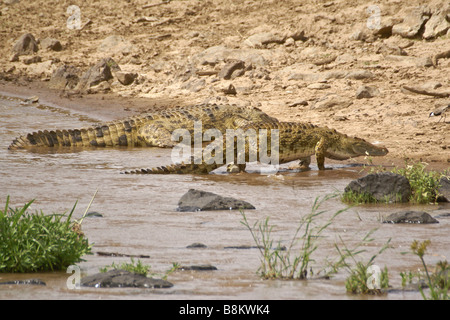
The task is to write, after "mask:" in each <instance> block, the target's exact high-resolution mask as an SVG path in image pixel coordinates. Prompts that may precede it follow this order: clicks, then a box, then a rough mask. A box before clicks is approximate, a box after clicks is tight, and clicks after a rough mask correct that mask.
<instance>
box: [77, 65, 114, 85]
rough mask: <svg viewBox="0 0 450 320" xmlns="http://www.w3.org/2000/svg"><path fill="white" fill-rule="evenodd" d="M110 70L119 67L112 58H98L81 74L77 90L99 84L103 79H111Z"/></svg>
mask: <svg viewBox="0 0 450 320" xmlns="http://www.w3.org/2000/svg"><path fill="white" fill-rule="evenodd" d="M112 71H114V72H117V71H120V67H119V66H118V64H117V63H116V62H115V61H114V60H113V59H111V58H106V59H102V60H100V61H99V62H98V63H97V64H96V65H94V66H93V67H91V68H89V70H87V71H86V72H85V73H84V74H83V75H82V76H81V78H80V81H79V82H78V85H77V90H80V91H84V90H87V89H89V88H91V87H94V86H97V85H99V84H100V83H101V82H103V81H108V80H110V79H112V77H113V76H112Z"/></svg>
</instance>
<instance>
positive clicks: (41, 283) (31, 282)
mask: <svg viewBox="0 0 450 320" xmlns="http://www.w3.org/2000/svg"><path fill="white" fill-rule="evenodd" d="M0 285H34V286H46V285H47V284H46V283H45V282H44V281H42V280H41V279H28V280H13V281H5V282H0Z"/></svg>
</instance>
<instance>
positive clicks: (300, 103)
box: [288, 100, 308, 108]
mask: <svg viewBox="0 0 450 320" xmlns="http://www.w3.org/2000/svg"><path fill="white" fill-rule="evenodd" d="M307 105H308V102H307V101H305V100H296V101H294V102H292V103H289V104H288V107H289V108H294V107H298V106H307Z"/></svg>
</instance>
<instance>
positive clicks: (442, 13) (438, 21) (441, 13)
mask: <svg viewBox="0 0 450 320" xmlns="http://www.w3.org/2000/svg"><path fill="white" fill-rule="evenodd" d="M449 14H450V6H449V4H448V3H445V4H444V7H443V8H441V9H439V10H437V12H435V13H433V15H432V16H431V18H430V20H428V21H427V23H425V29H424V32H423V38H424V39H427V40H428V39H433V38H436V37H439V36H441V35H444V34H446V33H447V31H448V30H449V29H450V22H449V21H448V17H449Z"/></svg>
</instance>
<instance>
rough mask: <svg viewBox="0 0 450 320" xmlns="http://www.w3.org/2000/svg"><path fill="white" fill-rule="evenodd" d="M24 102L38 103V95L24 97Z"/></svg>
mask: <svg viewBox="0 0 450 320" xmlns="http://www.w3.org/2000/svg"><path fill="white" fill-rule="evenodd" d="M24 102H25V103H28V104H31V103H38V102H39V97H38V96H32V97H29V98H26V99H25V100H24Z"/></svg>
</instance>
